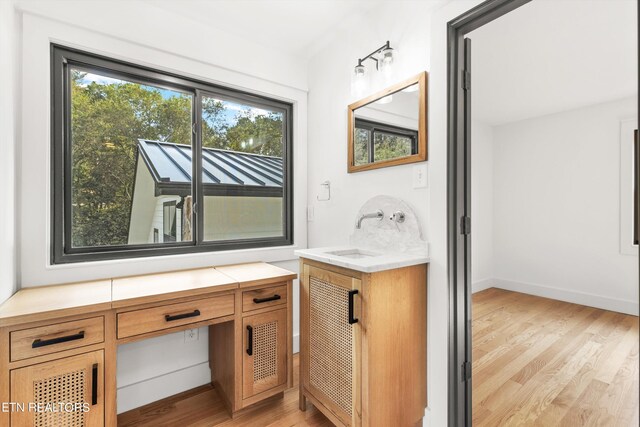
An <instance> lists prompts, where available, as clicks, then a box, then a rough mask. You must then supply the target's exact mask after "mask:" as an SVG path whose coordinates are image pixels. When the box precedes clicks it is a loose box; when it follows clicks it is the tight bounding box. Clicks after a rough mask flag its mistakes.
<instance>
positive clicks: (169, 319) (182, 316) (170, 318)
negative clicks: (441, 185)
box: [164, 310, 200, 322]
mask: <svg viewBox="0 0 640 427" xmlns="http://www.w3.org/2000/svg"><path fill="white" fill-rule="evenodd" d="M198 316H200V310H193V311H192V312H191V313H182V314H176V315H174V316H172V315H170V314H165V315H164V320H166V321H167V322H173V321H174V320H180V319H187V318H189V317H198Z"/></svg>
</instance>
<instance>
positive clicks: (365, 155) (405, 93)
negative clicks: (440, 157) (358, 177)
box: [347, 72, 427, 172]
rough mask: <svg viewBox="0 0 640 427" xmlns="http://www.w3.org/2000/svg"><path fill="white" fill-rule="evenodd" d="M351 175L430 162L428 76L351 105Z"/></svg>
mask: <svg viewBox="0 0 640 427" xmlns="http://www.w3.org/2000/svg"><path fill="white" fill-rule="evenodd" d="M348 115H349V117H348V120H349V135H348V139H347V140H348V144H349V147H348V150H349V164H348V171H349V172H359V171H364V170H371V169H377V168H383V167H387V166H396V165H402V164H406V163H415V162H421V161H424V160H427V119H426V116H427V73H426V72H423V73H420V74H418V75H417V76H415V77H412V78H410V79H407V80H405V81H404V82H401V83H398V84H396V85H393V86H391V87H389V88H387V89H385V90H383V91H380V92H378V93H376V94H373V95H371V96H369V97H367V98H365V99H363V100H360V101H358V102H355V103H353V104H351V105H349V112H348Z"/></svg>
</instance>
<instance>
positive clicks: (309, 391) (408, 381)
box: [300, 251, 427, 426]
mask: <svg viewBox="0 0 640 427" xmlns="http://www.w3.org/2000/svg"><path fill="white" fill-rule="evenodd" d="M301 252H304V251H301ZM301 256H302V257H303V258H302V260H301V262H300V271H301V281H300V284H301V288H300V301H301V304H300V312H301V324H300V334H301V353H300V354H301V358H300V409H302V410H305V409H306V400H307V399H308V400H309V401H310V402H311V403H313V404H314V405H315V406H316V407H317V408H318V409H319V410H320V411H321V412H323V413H324V414H325V415H326V416H327V417H328V418H329V419H330V420H331V421H332V422H333V423H334V424H336V425H338V426H390V425H397V426H411V425H415V424H416V423H417V422H418V421H419V420H421V419H422V417H423V416H424V410H425V408H426V406H427V393H426V390H427V387H426V380H427V375H426V369H427V360H426V352H427V287H426V283H427V265H426V264H418V265H412V266H408V267H400V268H392V269H389V270H383V271H375V272H371V273H367V272H361V271H357V270H353V269H348V268H344V267H339V266H336V265H332V264H327V263H324V262H319V261H315V260H313V259H309V258H304V256H305V255H304V254H301ZM311 256H313V255H311Z"/></svg>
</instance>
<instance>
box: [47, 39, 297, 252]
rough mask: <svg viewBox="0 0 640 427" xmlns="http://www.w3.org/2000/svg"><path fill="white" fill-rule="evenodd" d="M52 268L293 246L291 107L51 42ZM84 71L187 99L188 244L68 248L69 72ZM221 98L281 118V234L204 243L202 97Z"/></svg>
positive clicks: (261, 97)
mask: <svg viewBox="0 0 640 427" xmlns="http://www.w3.org/2000/svg"><path fill="white" fill-rule="evenodd" d="M50 51H51V191H50V204H51V206H50V208H51V259H50V261H51V264H67V263H76V262H88V261H103V260H114V259H128V258H140V257H151V256H164V255H176V254H188V253H199V252H216V251H224V250H238V249H254V248H270V247H275V246H291V245H293V218H294V216H293V185H294V183H293V104H292V103H290V102H286V101H281V100H277V99H274V98H269V97H266V96H263V95H257V94H254V93H250V92H247V91H241V90H237V89H232V88H229V87H225V86H221V85H217V84H212V83H208V82H205V81H202V80H198V79H194V78H191V77H185V76H181V75H178V74H174V73H171V72H166V71H160V70H157V69H153V68H150V67H146V66H141V65H137V64H133V63H130V62H126V61H121V60H117V59H113V58H108V57H105V56H102V55H97V54H93V53H90V52H85V51H81V50H78V49H74V48H69V47H66V46H63V45H59V44H56V43H51V45H50ZM72 67H73V68H83V69H89V70H92V71H95V72H98V73H100V74H101V75H105V76H109V77H114V78H121V79H122V78H124V79H126V80H129V81H133V82H136V83H140V84H149V85H152V86H156V87H161V88H166V89H171V90H177V91H180V92H186V93H189V94H191V95H192V118H191V119H192V125H193V128H194V134H193V137H192V150H193V152H194V153H195V154H194V156H193V159H194V161H193V162H192V176H193V180H192V196H193V200H194V208H193V217H192V227H193V240H192V241H187V242H172V243H145V244H130V245H129V244H126V245H113V246H96V247H80V248H74V247H72V245H71V209H70V207H71V191H70V190H71V155H70V153H71V150H70V149H71V134H70V129H71V99H70V81H69V74H70V71H69V70H70V68H72ZM212 93H214V94H220V95H223V96H225V97H228V98H231V99H234V100H235V101H238V102H244V103H247V104H249V105H252V106H261V107H263V108H266V109H269V110H271V111H276V112H281V113H282V114H283V122H284V125H283V132H284V134H283V144H284V147H283V159H282V160H283V166H284V171H283V191H282V197H283V203H282V207H283V209H282V216H283V218H282V220H283V222H282V224H283V235H282V236H277V237H262V238H250V239H234V240H223V241H206V240H204V228H203V225H204V217H203V215H202V213H203V209H204V194H203V190H202V176H201V173H202V129H201V126H199V124H200V120H201V117H202V104H201V99H202V96H204V95H206V94H212Z"/></svg>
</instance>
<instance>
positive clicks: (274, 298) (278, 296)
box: [253, 294, 282, 304]
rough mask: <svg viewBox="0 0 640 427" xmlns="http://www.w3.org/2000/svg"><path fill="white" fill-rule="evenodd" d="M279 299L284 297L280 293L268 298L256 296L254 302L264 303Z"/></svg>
mask: <svg viewBox="0 0 640 427" xmlns="http://www.w3.org/2000/svg"><path fill="white" fill-rule="evenodd" d="M279 299H282V297H281V296H280V295H278V294H275V295H274V296H272V297H267V298H254V299H253V302H254V303H256V304H262V303H263V302H269V301H278V300H279Z"/></svg>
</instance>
